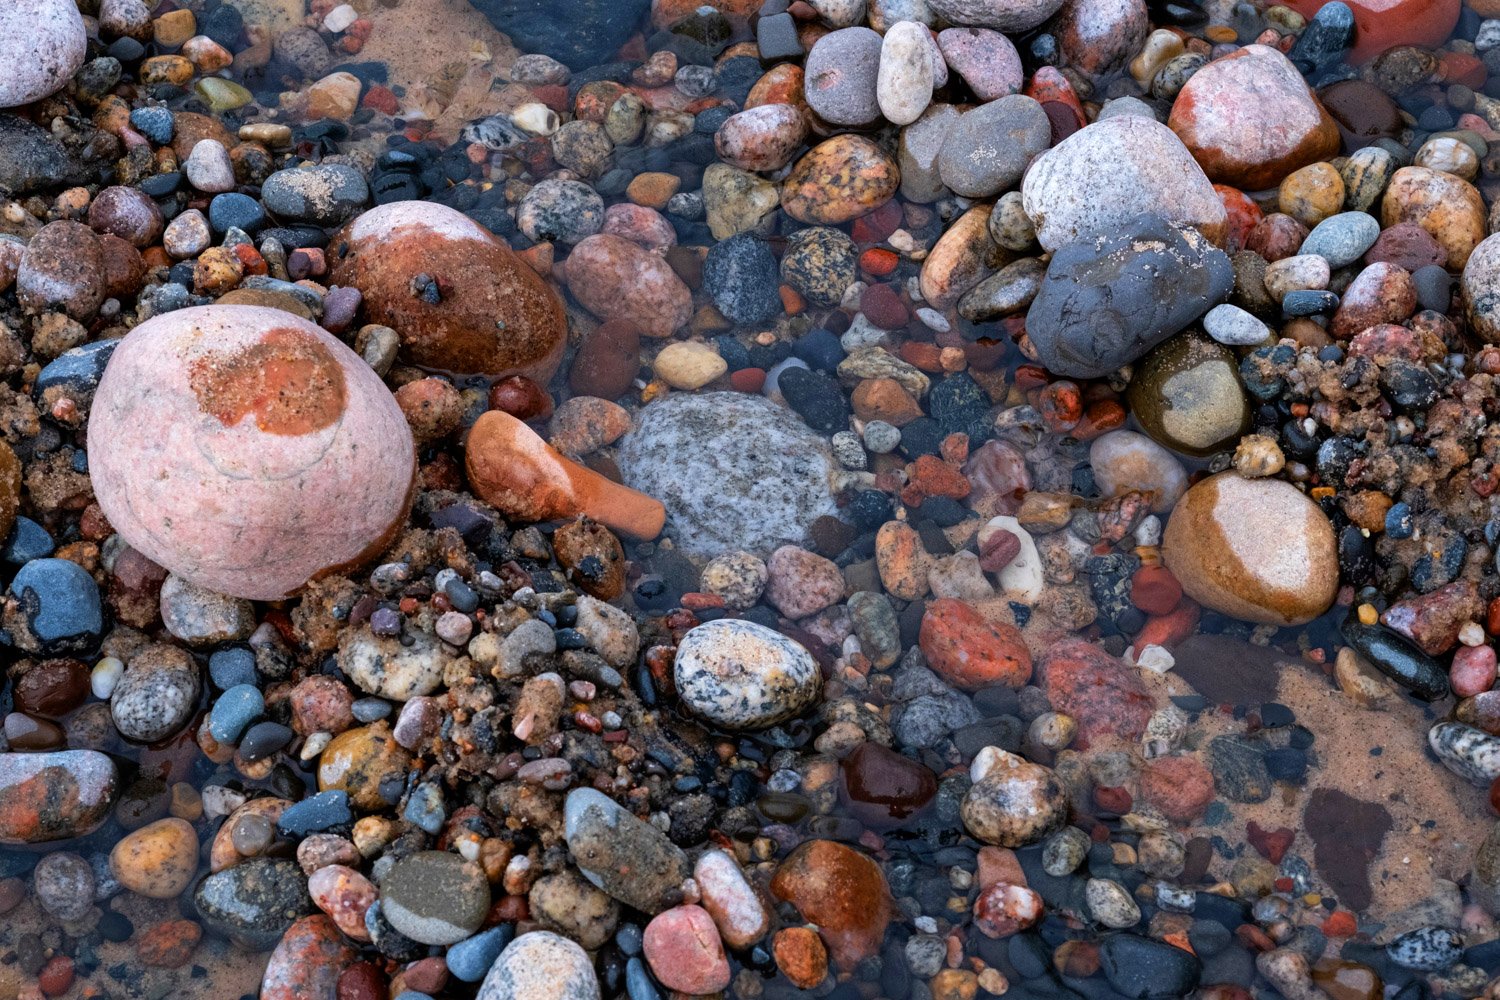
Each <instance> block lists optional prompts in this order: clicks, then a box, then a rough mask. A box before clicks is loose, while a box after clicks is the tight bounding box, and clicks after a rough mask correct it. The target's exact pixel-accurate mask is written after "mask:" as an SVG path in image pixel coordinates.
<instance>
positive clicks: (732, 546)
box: [619, 392, 835, 556]
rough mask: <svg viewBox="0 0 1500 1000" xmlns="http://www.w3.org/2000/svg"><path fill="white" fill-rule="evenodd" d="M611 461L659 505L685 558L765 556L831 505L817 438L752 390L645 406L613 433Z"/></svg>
mask: <svg viewBox="0 0 1500 1000" xmlns="http://www.w3.org/2000/svg"><path fill="white" fill-rule="evenodd" d="M619 463H620V472H621V475H622V478H623V480H624V482H625V483H626V484H627V485H629V486H631V487H633V488H635V489H638V490H640V491H642V492H644V493H647V494H650V495H651V496H653V497H656V498H658V499H659V500H661V502H662V503H663V504H664V505H665V506H666V508H667V515H668V524H669V528H668V531H669V534H671V536H672V538H673V539H674V540H675V541H676V542H677V544H678V545H679V546H680V547H681V548H683V549H684V550H685V551H686V552H688V553H690V554H692V555H702V556H714V555H717V554H718V553H720V552H725V551H732V550H736V549H745V550H748V551H750V552H752V553H755V554H757V555H763V554H769V553H770V552H771V551H772V550H774V549H775V548H777V547H779V546H780V545H783V544H787V543H793V544H798V543H801V542H802V541H803V540H804V537H805V533H806V531H807V528H808V526H809V525H811V524H812V522H813V521H815V520H816V519H817V518H819V517H821V516H824V515H832V514H833V513H834V511H835V506H834V503H833V497H832V495H831V493H830V492H829V478H828V477H829V476H830V475H831V473H832V470H833V463H832V457H831V455H830V453H829V451H828V444H827V442H826V440H825V439H824V438H823V437H822V436H820V435H818V434H816V433H814V432H812V431H811V430H809V429H808V428H807V426H806V425H805V424H803V423H802V422H801V421H800V420H798V419H797V418H796V417H795V416H794V415H793V414H791V413H789V412H788V411H787V410H786V409H784V408H782V407H779V406H777V405H776V404H775V403H772V402H770V401H769V400H767V399H764V398H762V397H759V396H749V395H746V394H744V393H735V392H713V393H703V394H699V395H672V396H669V397H667V398H666V399H663V400H660V401H658V402H654V403H651V404H650V405H649V406H646V407H645V408H643V409H642V410H641V411H640V413H639V414H638V416H637V419H636V427H635V430H633V431H632V432H631V433H629V434H627V435H625V437H624V438H623V439H621V444H620V451H619ZM709 470H711V473H710V471H709Z"/></svg>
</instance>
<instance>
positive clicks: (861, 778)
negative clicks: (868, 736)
mask: <svg viewBox="0 0 1500 1000" xmlns="http://www.w3.org/2000/svg"><path fill="white" fill-rule="evenodd" d="M839 777H840V779H841V783H840V786H839V787H840V791H841V792H842V793H843V800H844V804H845V806H846V807H847V808H848V809H849V812H850V813H851V814H852V815H853V816H854V817H855V818H856V819H858V820H859V821H860V822H861V823H863V824H865V825H866V826H868V827H870V828H872V829H876V830H885V829H891V828H900V827H903V826H906V825H907V824H908V821H909V820H911V819H912V818H913V817H916V816H918V815H921V814H922V813H923V812H924V811H925V810H926V809H927V807H928V805H929V804H930V803H931V802H932V800H933V798H934V796H936V795H937V790H938V785H937V778H936V777H935V776H934V775H933V773H932V771H931V770H929V769H928V768H927V766H926V765H924V764H922V763H921V762H919V761H915V760H913V759H911V758H910V757H907V756H905V755H903V754H899V753H897V752H896V751H894V750H891V749H889V748H887V747H884V746H881V745H880V744H879V743H873V742H870V741H868V740H867V741H866V742H864V743H861V744H860V745H859V746H857V747H855V749H854V752H853V753H851V754H849V756H847V757H845V758H844V759H843V760H842V761H841V762H840V763H839Z"/></svg>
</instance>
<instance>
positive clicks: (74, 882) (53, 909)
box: [31, 851, 95, 923]
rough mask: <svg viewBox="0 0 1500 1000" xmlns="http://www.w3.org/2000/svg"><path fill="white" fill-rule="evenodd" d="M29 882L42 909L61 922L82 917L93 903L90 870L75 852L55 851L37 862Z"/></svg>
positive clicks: (91, 872) (92, 879) (92, 873)
mask: <svg viewBox="0 0 1500 1000" xmlns="http://www.w3.org/2000/svg"><path fill="white" fill-rule="evenodd" d="M31 884H32V888H33V890H34V891H35V892H36V897H37V902H38V903H40V904H41V906H42V909H44V910H46V911H47V912H48V913H49V914H51V915H52V916H54V917H56V918H57V919H58V920H60V921H62V922H64V923H73V922H75V921H78V920H82V919H83V918H84V917H85V916H87V915H88V912H89V910H90V909H92V908H93V905H94V889H95V881H94V870H93V868H92V867H91V866H90V865H89V863H88V861H86V860H85V859H84V858H82V857H80V856H79V855H77V854H72V853H69V852H67V851H57V852H54V853H52V854H48V855H46V856H45V857H43V858H42V859H41V860H40V861H38V862H37V864H36V868H34V869H33V870H32V873H31Z"/></svg>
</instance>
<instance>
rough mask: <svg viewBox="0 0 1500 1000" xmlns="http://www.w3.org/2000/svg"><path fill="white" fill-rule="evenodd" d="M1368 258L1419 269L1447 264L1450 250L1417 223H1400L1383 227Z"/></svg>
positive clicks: (1373, 262) (1409, 269)
mask: <svg viewBox="0 0 1500 1000" xmlns="http://www.w3.org/2000/svg"><path fill="white" fill-rule="evenodd" d="M1364 260H1365V263H1366V264H1376V263H1381V262H1384V263H1389V264H1395V265H1396V266H1397V267H1400V268H1404V269H1405V270H1407V271H1413V272H1415V271H1419V270H1421V269H1422V268H1424V267H1427V266H1429V265H1434V264H1435V265H1437V266H1438V267H1445V266H1447V264H1448V251H1447V250H1446V249H1444V247H1443V245H1442V244H1441V243H1439V242H1438V241H1437V240H1435V239H1434V238H1433V236H1432V234H1431V233H1429V232H1428V231H1427V230H1425V229H1423V228H1422V227H1421V226H1419V225H1417V224H1416V223H1415V222H1398V223H1396V225H1394V226H1391V227H1390V228H1388V229H1384V230H1381V233H1380V235H1379V236H1377V237H1376V238H1375V242H1374V243H1373V244H1371V246H1370V249H1368V250H1366V251H1365V257H1364Z"/></svg>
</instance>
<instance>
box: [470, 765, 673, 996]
mask: <svg viewBox="0 0 1500 1000" xmlns="http://www.w3.org/2000/svg"><path fill="white" fill-rule="evenodd" d="M563 836H564V837H565V838H566V839H567V842H568V852H569V853H570V854H572V856H573V863H574V864H575V865H577V866H578V870H579V871H581V872H583V874H584V877H585V878H587V879H588V880H589V881H590V882H592V883H594V885H596V886H598V887H599V888H600V889H602V890H603V891H604V892H606V893H608V894H609V895H611V896H613V897H614V898H615V899H618V900H619V901H620V902H622V903H624V904H626V905H627V906H632V907H634V908H635V909H637V910H640V911H641V912H643V913H660V912H661V911H662V910H665V909H667V908H668V907H670V906H675V905H677V904H678V903H680V902H681V901H682V883H683V881H684V880H685V879H687V878H688V877H689V876H690V875H691V874H692V866H691V865H689V864H688V859H687V855H686V854H684V853H682V850H681V849H680V848H678V847H677V845H676V844H674V843H672V842H671V841H670V840H668V839H667V837H666V834H664V833H662V832H661V831H660V830H658V829H657V828H656V827H654V826H652V825H651V824H650V823H646V822H644V821H642V820H640V819H637V818H636V817H635V816H633V815H631V814H630V813H629V812H627V811H626V810H625V809H624V807H623V806H621V805H619V804H618V803H617V802H615V801H614V800H613V799H611V798H609V797H608V796H607V795H605V794H604V793H603V792H599V791H596V790H594V789H592V788H575V789H573V790H572V791H571V792H569V793H568V799H567V802H566V804H565V805H564V806H563ZM502 957H503V956H502ZM481 995H483V991H481Z"/></svg>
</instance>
